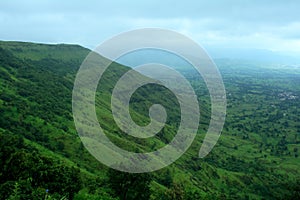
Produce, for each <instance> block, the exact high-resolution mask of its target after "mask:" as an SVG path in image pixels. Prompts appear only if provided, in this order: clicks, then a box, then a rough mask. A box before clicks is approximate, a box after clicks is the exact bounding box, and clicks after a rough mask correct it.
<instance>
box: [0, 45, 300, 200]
mask: <svg viewBox="0 0 300 200" xmlns="http://www.w3.org/2000/svg"><path fill="white" fill-rule="evenodd" d="M89 52H90V51H89V50H88V49H85V48H83V47H80V46H78V45H65V44H61V45H46V44H34V43H24V42H4V41H2V42H0V113H1V115H0V137H1V140H0V141H1V145H0V148H1V151H0V156H1V163H0V165H1V169H2V170H1V171H0V198H1V199H43V198H45V199H47V198H48V199H62V198H68V199H73V198H74V199H215V198H217V199H262V198H264V199H295V198H299V195H300V188H299V185H300V176H299V174H300V173H299V172H300V168H299V164H300V160H299V157H298V149H299V148H300V138H299V136H298V135H299V133H300V127H299V125H298V124H297V119H298V118H299V117H298V115H299V109H298V107H299V102H300V99H299V98H295V99H293V98H292V96H295V97H296V96H298V97H300V87H299V86H300V84H298V85H297V84H296V86H295V85H293V84H295V83H297V82H299V80H300V77H299V76H296V75H293V73H289V72H286V71H280V70H273V69H268V68H258V71H259V72H261V71H263V72H264V73H262V74H259V73H258V72H257V71H252V70H251V69H252V67H253V66H245V67H243V68H239V65H240V64H239V63H238V64H236V63H234V62H229V61H221V62H220V65H221V66H222V67H221V71H222V75H223V77H224V81H225V86H226V89H227V93H228V113H227V121H226V124H225V128H224V131H223V133H222V136H221V138H220V140H219V142H218V144H217V145H216V147H215V148H214V150H213V151H212V152H211V153H210V154H209V155H208V156H207V157H206V158H204V159H199V158H198V157H197V156H198V150H199V148H200V146H201V141H202V139H203V137H204V135H205V131H206V129H207V126H208V119H209V114H210V113H209V109H208V108H209V98H208V94H207V91H206V89H205V87H204V83H203V82H202V81H201V80H198V79H197V80H195V79H194V76H193V75H192V74H191V73H190V74H189V73H188V72H186V77H187V78H188V79H189V80H190V81H191V83H192V85H193V87H194V88H203V90H202V89H201V90H196V92H197V95H198V96H199V100H200V110H201V117H202V118H201V124H200V128H199V131H198V132H199V133H198V134H197V136H196V139H195V141H194V143H193V144H192V146H191V147H190V149H189V150H188V151H187V152H186V153H185V154H184V155H183V156H182V157H181V158H180V159H178V160H177V161H176V162H175V163H173V164H172V165H170V166H169V167H167V168H164V169H162V170H159V171H156V172H153V173H149V174H128V173H121V172H118V171H114V170H111V169H108V168H107V167H106V166H104V165H102V164H101V163H99V162H98V161H97V160H96V159H95V158H93V157H92V156H91V155H90V154H89V153H88V152H87V151H86V150H85V148H84V146H83V145H82V143H81V141H80V139H79V137H78V135H77V132H76V130H75V126H74V122H73V117H72V89H73V82H74V78H75V75H76V72H77V70H78V69H79V66H80V65H81V63H82V61H83V59H84V58H85V57H86V56H87V54H88V53H89ZM128 70H129V68H127V67H125V66H121V65H119V64H117V63H113V64H112V66H110V67H109V69H108V70H107V71H106V72H105V74H104V76H103V77H102V79H101V81H100V83H99V86H98V92H97V96H96V106H97V108H96V110H97V114H98V120H99V123H100V124H101V126H102V127H104V128H105V133H106V134H107V136H108V137H109V138H110V139H111V140H112V141H113V142H114V143H115V144H117V145H118V146H120V147H122V148H124V149H127V150H130V151H134V152H148V151H150V150H154V149H157V148H160V147H162V146H164V145H165V144H166V143H168V142H169V141H170V140H171V139H172V138H173V136H174V134H175V132H176V130H177V128H178V122H179V121H180V111H179V108H178V102H177V101H176V100H174V99H175V98H174V96H173V94H172V93H171V92H170V91H169V90H168V89H166V88H164V87H162V86H157V85H147V86H145V87H143V88H140V89H139V90H138V91H137V92H136V93H134V96H133V97H132V99H131V110H130V112H131V115H132V118H133V119H134V120H135V121H136V123H138V124H140V125H145V124H147V123H149V118H148V109H149V107H150V106H151V105H152V104H153V103H160V104H162V105H164V106H165V108H166V109H167V112H168V120H167V125H166V126H165V128H164V129H163V130H162V131H161V132H160V133H159V134H157V135H156V136H155V137H153V138H151V139H136V138H133V137H130V136H127V135H126V134H123V133H122V131H121V130H120V129H119V128H118V127H117V125H116V124H115V122H114V120H113V117H112V114H111V109H110V96H111V92H112V89H113V87H114V85H115V84H116V82H117V80H118V79H119V77H121V76H122V74H124V73H125V72H126V71H128ZM232 72H235V73H232ZM258 74H259V75H258ZM278 79H279V80H280V82H278V81H277V80H278ZM277 97H278V98H277ZM283 98H284V99H285V100H282V99H283ZM271 105H273V106H271ZM274 106H275V107H274Z"/></svg>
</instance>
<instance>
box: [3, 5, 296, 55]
mask: <svg viewBox="0 0 300 200" xmlns="http://www.w3.org/2000/svg"><path fill="white" fill-rule="evenodd" d="M299 10H300V1H298V0H285V1H277V0H272V1H271V0H270V1H269V0H264V1H263V0H260V1H259V0H252V1H247V0H240V1H237V0H224V1H222V0H210V1H201V0H185V1H183V0H181V1H176V0H173V1H172V0H151V1H142V0H124V1H122V0H118V1H116V0H110V1H101V0H100V1H79V0H73V1H71V0H70V1H67V0H66V1H61V0H26V1H23V0H1V1H0V27H1V31H0V40H17V41H32V42H40V43H72V44H73V43H74V44H80V45H82V46H85V47H88V48H94V47H96V46H97V45H99V44H100V43H102V42H103V41H104V40H106V39H109V38H111V37H112V36H114V35H117V34H119V33H121V32H124V31H129V30H132V29H136V28H149V27H158V28H166V29H171V30H174V31H178V32H180V33H183V34H185V35H186V36H188V37H190V38H191V39H193V40H195V41H196V42H198V43H199V44H200V45H202V46H204V47H206V48H221V49H222V48H225V49H226V48H237V49H248V48H249V49H267V50H272V51H278V52H285V53H289V54H293V55H300V11H299Z"/></svg>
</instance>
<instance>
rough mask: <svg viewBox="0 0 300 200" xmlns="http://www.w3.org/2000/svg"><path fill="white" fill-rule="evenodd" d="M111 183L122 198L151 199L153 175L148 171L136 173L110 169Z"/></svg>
mask: <svg viewBox="0 0 300 200" xmlns="http://www.w3.org/2000/svg"><path fill="white" fill-rule="evenodd" d="M108 178H109V184H110V187H111V188H112V190H113V191H114V193H115V196H118V197H119V198H120V199H121V200H125V199H139V200H143V199H149V197H150V187H149V184H150V182H151V176H150V174H148V173H141V174H134V173H127V172H120V171H117V170H114V169H109V170H108Z"/></svg>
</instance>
